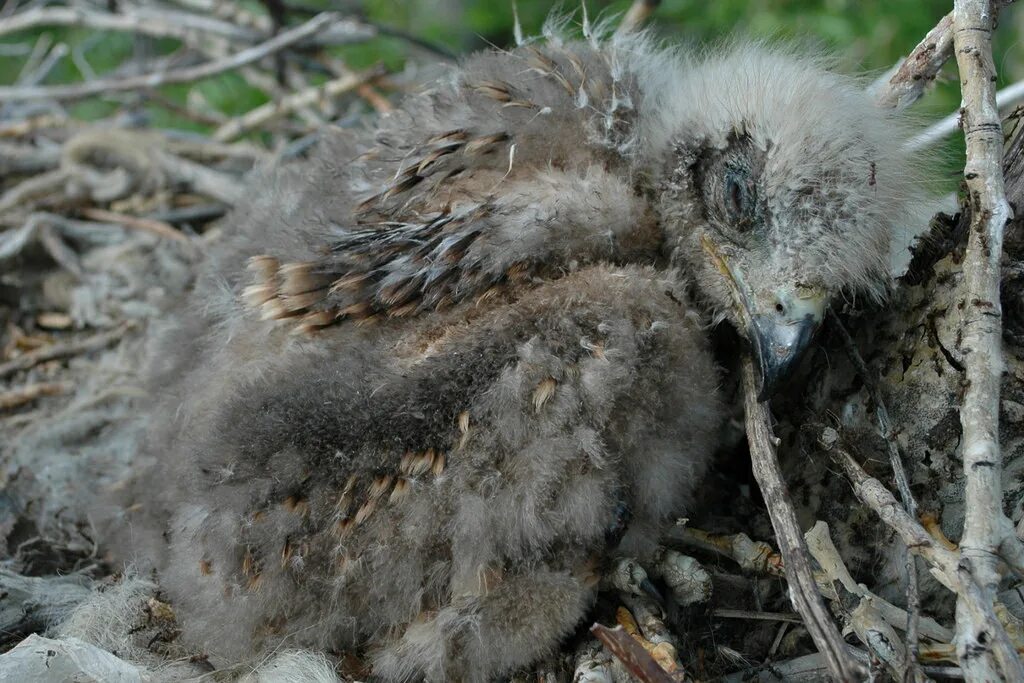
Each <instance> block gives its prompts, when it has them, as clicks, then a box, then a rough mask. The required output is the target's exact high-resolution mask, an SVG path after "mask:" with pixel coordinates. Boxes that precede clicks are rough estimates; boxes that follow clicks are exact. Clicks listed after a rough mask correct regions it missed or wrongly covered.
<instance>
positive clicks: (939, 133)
mask: <svg viewBox="0 0 1024 683" xmlns="http://www.w3.org/2000/svg"><path fill="white" fill-rule="evenodd" d="M1021 102H1024V81H1019V82H1017V83H1014V84H1012V85H1008V86H1006V87H1005V88H1003V89H1002V90H1000V91H999V92H997V93H996V103H997V104H998V105H999V110H1000V111H1006V110H1008V109H1010V108H1011V107H1015V106H1017V105H1018V104H1020V103H1021ZM959 129H960V110H959V109H957V110H956V111H955V112H953V113H952V114H950V115H949V116H947V117H945V118H944V119H940V120H939V121H937V122H936V123H933V124H932V125H930V126H928V127H927V128H925V129H924V130H923V131H921V132H920V133H918V134H917V135H915V136H914V137H912V138H910V140H909V141H908V142H907V149H908V150H911V151H917V150H921V149H926V148H928V147H931V146H932V145H934V144H935V143H936V142H938V141H939V140H941V139H942V138H944V137H946V136H947V135H952V134H953V133H955V132H956V131H957V130H959Z"/></svg>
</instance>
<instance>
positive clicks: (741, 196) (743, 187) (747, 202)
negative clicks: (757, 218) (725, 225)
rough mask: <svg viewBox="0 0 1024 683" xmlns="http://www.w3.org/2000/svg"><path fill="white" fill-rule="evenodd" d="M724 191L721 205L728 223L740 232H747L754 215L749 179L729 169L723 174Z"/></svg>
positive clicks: (743, 174) (741, 173)
mask: <svg viewBox="0 0 1024 683" xmlns="http://www.w3.org/2000/svg"><path fill="white" fill-rule="evenodd" d="M724 190H725V196H724V197H723V203H724V204H725V212H726V215H727V217H728V219H729V221H730V222H731V223H732V224H733V226H735V228H736V229H737V230H739V231H741V232H742V231H746V230H748V229H749V228H750V227H751V225H752V223H753V213H754V212H753V209H754V201H753V197H752V196H751V195H752V193H753V191H752V189H751V188H750V182H749V178H748V177H747V175H746V174H745V173H743V172H742V171H738V170H733V169H729V170H727V171H726V173H725V183H724Z"/></svg>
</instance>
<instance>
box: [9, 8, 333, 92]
mask: <svg viewBox="0 0 1024 683" xmlns="http://www.w3.org/2000/svg"><path fill="white" fill-rule="evenodd" d="M339 20H340V17H339V16H338V15H337V14H334V13H331V12H325V13H324V14H318V15H317V16H315V17H313V18H312V19H310V20H309V21H307V22H306V23H304V24H301V25H299V26H296V27H295V28H293V29H290V30H288V31H283V32H282V33H279V34H278V35H276V36H274V37H273V38H271V39H269V40H267V41H264V42H263V43H260V44H258V45H254V46H252V47H250V48H247V49H245V50H241V51H239V52H236V53H234V54H233V55H230V56H227V57H224V58H223V59H215V60H212V61H209V62H204V63H202V64H198V65H196V66H191V67H186V68H183V69H176V70H172V71H164V72H154V73H148V74H142V75H139V76H129V77H127V78H101V79H98V80H95V81H87V82H85V83H76V84H72V85H53V86H34V87H18V86H13V87H0V100H6V101H13V100H32V99H56V100H75V99H82V98H84V97H92V96H93V95H103V94H108V93H112V92H125V91H130V90H138V89H146V88H157V87H160V86H163V85H170V84H173V83H189V82H191V81H198V80H201V79H204V78H209V77H210V76H216V75H218V74H222V73H224V72H226V71H231V70H232V69H237V68H239V67H242V66H245V65H247V64H252V63H253V62H256V61H259V60H261V59H263V58H264V57H267V56H270V55H273V54H275V53H277V52H280V51H281V50H284V49H285V48H287V47H290V46H292V45H295V44H296V43H300V42H302V41H304V40H306V39H307V38H310V37H311V36H314V35H316V34H317V33H319V32H321V31H326V30H327V29H329V27H330V26H331V25H332V24H333V23H334V22H336V21H339Z"/></svg>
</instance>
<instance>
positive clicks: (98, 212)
mask: <svg viewBox="0 0 1024 683" xmlns="http://www.w3.org/2000/svg"><path fill="white" fill-rule="evenodd" d="M81 213H82V215H83V216H85V217H86V218H91V219H93V220H95V221H100V222H101V223H117V224H118V225H123V226H125V227H126V228H134V229H135V230H142V231H144V232H148V233H150V234H153V235H156V236H158V237H164V238H166V239H172V240H176V241H178V242H188V241H189V240H188V237H187V236H185V234H184V233H182V232H181V231H180V230H175V229H174V226H172V225H170V224H168V223H165V222H163V221H159V220H156V219H153V218H141V217H139V216H129V215H127V214H123V213H116V212H114V211H107V210H105V209H94V208H86V209H82V211H81Z"/></svg>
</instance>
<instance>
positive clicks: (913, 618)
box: [829, 15, 952, 680]
mask: <svg viewBox="0 0 1024 683" xmlns="http://www.w3.org/2000/svg"><path fill="white" fill-rule="evenodd" d="M946 19H949V20H950V21H952V17H951V16H950V15H947V16H946V17H945V18H944V19H943V21H945V20H946ZM936 30H938V27H936V29H933V32H934V31H936ZM947 32H948V27H947ZM929 35H930V34H929ZM926 41H927V39H926ZM918 47H920V46H918ZM939 66H941V64H940V65H939ZM829 313H830V314H831V315H832V322H833V323H834V324H835V328H836V330H838V331H839V336H840V337H842V339H843V345H844V346H845V347H846V353H847V355H848V356H849V357H850V361H851V362H852V363H853V366H854V368H855V369H856V370H857V374H858V375H860V378H861V381H863V382H864V386H865V387H866V388H867V390H868V394H869V395H870V396H871V401H872V402H873V403H874V404H875V419H876V420H877V422H878V431H879V433H880V434H881V436H882V439H883V440H884V441H885V443H886V444H887V445H888V453H889V467H890V468H892V476H893V480H894V481H895V482H896V490H897V491H899V493H900V500H901V501H902V502H903V509H904V510H906V511H907V514H908V515H910V517H911V518H912V519H917V501H916V500H914V494H913V493H912V492H911V491H910V481H909V480H908V479H907V473H906V470H904V468H903V457H902V455H901V454H900V448H899V445H898V444H897V443H896V434H895V431H896V430H895V429H894V428H893V425H892V420H891V419H890V418H889V409H888V407H887V406H886V405H885V397H884V396H882V388H881V387H880V386H878V382H876V381H875V377H874V375H873V374H872V373H871V371H870V370H868V366H867V364H866V363H865V362H864V359H863V358H861V355H860V352H859V351H858V350H857V344H856V342H854V341H853V337H851V336H850V333H849V331H847V329H846V327H845V326H844V325H843V322H842V321H841V320H840V319H839V316H838V315H836V314H835V312H834V311H832V310H831V309H829ZM906 571H907V624H906V632H907V649H906V656H907V660H906V666H905V668H906V669H907V670H908V671H911V672H912V673H913V676H914V680H920V679H921V675H920V667H919V666H918V663H917V646H918V637H917V630H918V624H919V620H920V617H919V614H918V612H919V608H920V596H919V595H918V589H917V561H916V559H915V558H914V555H913V553H910V552H908V553H907V557H906Z"/></svg>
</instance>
